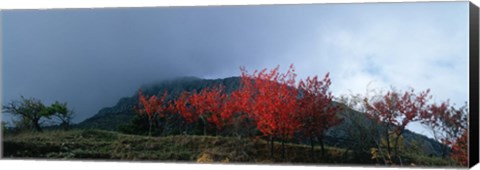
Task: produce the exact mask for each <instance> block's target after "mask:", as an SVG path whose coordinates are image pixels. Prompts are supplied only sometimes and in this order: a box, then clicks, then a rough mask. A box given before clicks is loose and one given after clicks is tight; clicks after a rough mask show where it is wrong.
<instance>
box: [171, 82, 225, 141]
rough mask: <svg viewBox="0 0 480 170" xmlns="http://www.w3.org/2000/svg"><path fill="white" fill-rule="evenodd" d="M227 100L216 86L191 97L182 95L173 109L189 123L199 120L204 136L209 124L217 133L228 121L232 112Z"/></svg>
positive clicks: (221, 89) (220, 87)
mask: <svg viewBox="0 0 480 170" xmlns="http://www.w3.org/2000/svg"><path fill="white" fill-rule="evenodd" d="M227 99H228V98H227V95H226V94H225V91H224V87H223V86H222V85H218V86H215V87H211V88H205V89H203V90H201V91H200V92H193V93H192V94H191V95H189V94H188V93H187V92H184V93H182V95H181V96H180V97H179V98H178V99H177V100H176V101H175V108H176V109H177V111H178V112H179V113H180V114H181V115H182V116H183V117H184V118H185V120H187V121H188V122H190V123H193V122H197V121H198V120H201V122H202V124H203V133H204V135H206V134H207V127H208V125H209V124H214V125H215V127H216V129H217V132H218V131H220V130H221V129H222V128H223V127H224V126H225V125H226V124H227V123H228V122H229V121H230V118H231V116H232V113H233V111H232V110H231V109H229V108H228V106H227Z"/></svg>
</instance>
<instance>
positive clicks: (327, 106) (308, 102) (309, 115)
mask: <svg viewBox="0 0 480 170" xmlns="http://www.w3.org/2000/svg"><path fill="white" fill-rule="evenodd" d="M330 84H331V80H330V77H329V73H327V74H326V75H325V77H324V78H323V80H318V76H314V77H313V78H310V77H307V79H306V80H305V81H303V80H300V83H299V85H298V89H299V90H300V96H301V97H300V99H299V101H298V102H299V105H298V115H297V117H298V119H299V122H300V123H301V128H300V132H301V133H302V134H303V136H304V137H306V138H307V139H309V140H310V146H311V154H312V157H313V156H314V138H315V137H317V138H318V140H319V141H320V145H321V149H322V156H323V155H324V154H325V148H324V144H323V138H324V134H325V132H326V131H327V130H328V129H329V128H331V127H333V126H336V125H338V124H340V123H341V122H342V119H340V118H338V117H337V116H336V114H337V113H338V112H339V111H340V107H339V106H335V105H334V104H333V101H332V98H333V96H332V94H331V92H329V87H330Z"/></svg>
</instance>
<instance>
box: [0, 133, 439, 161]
mask: <svg viewBox="0 0 480 170" xmlns="http://www.w3.org/2000/svg"><path fill="white" fill-rule="evenodd" d="M3 144H4V145H3V149H4V153H3V157H4V158H19V157H21V158H55V159H97V160H98V159H100V160H112V159H113V160H156V161H168V162H172V161H184V162H185V161H188V162H190V161H196V162H250V163H273V162H287V163H303V164H304V163H315V164H319V163H320V164H321V163H328V164H342V165H345V164H359V163H369V164H374V162H365V161H360V160H355V159H354V158H352V157H350V154H349V152H348V151H347V152H346V151H345V150H344V149H339V148H331V147H327V156H326V157H325V158H323V159H321V158H318V159H313V158H312V157H311V156H310V147H309V146H305V145H295V144H287V145H286V148H287V149H286V155H287V160H285V161H282V160H281V155H280V151H281V145H280V143H276V144H275V149H276V154H275V157H274V158H273V159H272V158H270V150H269V148H270V147H269V144H268V143H267V142H266V141H264V140H255V139H239V138H234V137H213V136H168V137H145V136H135V135H125V134H120V133H116V132H110V131H100V130H74V131H69V132H63V131H48V132H44V133H22V134H18V135H15V136H5V138H4V140H3ZM316 152H317V153H318V154H319V153H320V151H319V148H316ZM405 163H407V164H411V163H414V164H416V165H428V166H432V165H447V164H448V162H446V161H444V160H442V159H439V158H430V157H421V156H410V157H407V158H406V162H405Z"/></svg>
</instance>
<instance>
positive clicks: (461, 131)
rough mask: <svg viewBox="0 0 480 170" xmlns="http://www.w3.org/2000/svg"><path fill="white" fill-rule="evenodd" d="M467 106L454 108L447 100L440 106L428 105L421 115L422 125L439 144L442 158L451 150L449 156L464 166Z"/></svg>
mask: <svg viewBox="0 0 480 170" xmlns="http://www.w3.org/2000/svg"><path fill="white" fill-rule="evenodd" d="M467 113H468V110H467V105H466V104H465V105H464V106H462V107H460V108H458V109H457V108H455V107H453V106H451V105H450V102H449V101H448V100H447V101H445V102H442V103H440V104H436V103H433V104H430V105H429V106H428V109H427V110H425V111H424V112H423V113H422V115H421V116H422V122H421V123H422V124H424V125H426V126H427V127H429V128H430V130H431V131H432V133H433V137H434V138H435V140H437V141H439V142H441V143H442V144H443V145H442V157H444V158H445V157H447V156H448V150H449V149H450V148H451V150H452V151H451V154H450V156H451V157H452V158H454V159H455V160H457V161H458V162H459V164H461V165H464V164H463V163H464V162H465V161H464V159H463V158H464V157H467V155H466V152H464V151H463V150H462V149H466V147H467V146H466V144H467V143H466V142H465V141H462V140H466V139H463V138H466V137H465V135H467V134H468V133H466V132H467V126H468V120H467Z"/></svg>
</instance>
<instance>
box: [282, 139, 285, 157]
mask: <svg viewBox="0 0 480 170" xmlns="http://www.w3.org/2000/svg"><path fill="white" fill-rule="evenodd" d="M282 160H283V161H285V137H284V136H282Z"/></svg>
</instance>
